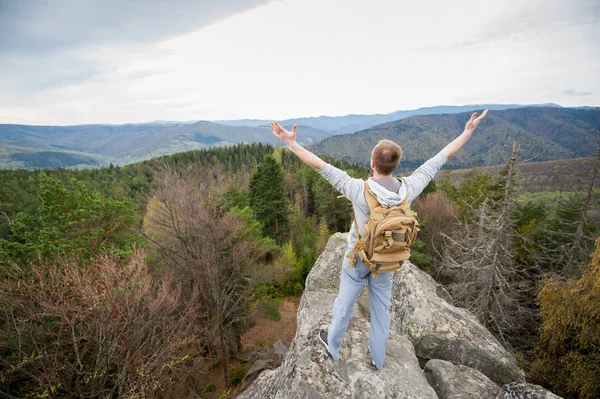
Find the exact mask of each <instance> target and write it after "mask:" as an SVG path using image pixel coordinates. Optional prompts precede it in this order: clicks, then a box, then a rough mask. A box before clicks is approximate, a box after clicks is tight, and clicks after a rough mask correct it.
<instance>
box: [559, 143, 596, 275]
mask: <svg viewBox="0 0 600 399" xmlns="http://www.w3.org/2000/svg"><path fill="white" fill-rule="evenodd" d="M599 167H600V149H599V150H598V156H597V157H596V164H595V165H594V169H592V177H591V179H590V182H589V185H588V189H587V192H586V194H585V198H584V200H583V207H582V210H581V219H580V220H579V223H577V231H576V232H575V239H574V241H573V246H572V247H571V250H570V251H569V258H568V260H567V263H566V264H565V268H564V274H566V275H569V274H571V273H572V272H573V266H574V265H575V262H576V260H577V259H578V258H579V257H580V253H581V251H582V245H581V242H582V238H583V229H584V226H585V222H586V219H587V211H588V208H589V205H590V200H591V198H592V193H593V191H594V181H595V180H596V175H597V174H598V168H599Z"/></svg>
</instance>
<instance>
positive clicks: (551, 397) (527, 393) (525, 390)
mask: <svg viewBox="0 0 600 399" xmlns="http://www.w3.org/2000/svg"><path fill="white" fill-rule="evenodd" d="M496 399H562V397H560V396H558V395H555V394H553V393H552V392H550V391H548V390H547V389H544V388H542V387H541V386H539V385H534V384H528V383H523V382H521V383H519V382H513V383H510V384H506V385H504V386H503V387H502V390H501V391H500V393H499V394H498V396H496Z"/></svg>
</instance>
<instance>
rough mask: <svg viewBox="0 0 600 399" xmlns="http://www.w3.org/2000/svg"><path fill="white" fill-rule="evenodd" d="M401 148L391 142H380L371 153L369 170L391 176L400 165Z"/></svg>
mask: <svg viewBox="0 0 600 399" xmlns="http://www.w3.org/2000/svg"><path fill="white" fill-rule="evenodd" d="M401 158H402V148H400V146H399V145H398V144H396V143H394V142H393V141H391V140H380V141H379V143H377V145H376V146H375V148H373V151H372V152H371V168H373V169H374V170H376V171H377V173H379V174H381V175H391V174H392V173H393V172H394V169H396V168H397V167H398V165H399V164H400V159H401Z"/></svg>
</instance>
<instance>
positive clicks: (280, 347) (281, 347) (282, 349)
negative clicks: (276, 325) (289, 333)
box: [273, 339, 288, 356]
mask: <svg viewBox="0 0 600 399" xmlns="http://www.w3.org/2000/svg"><path fill="white" fill-rule="evenodd" d="M273 350H274V351H275V353H276V354H277V355H279V356H285V354H286V353H287V351H288V347H287V345H286V344H285V343H284V342H283V341H282V340H280V339H278V340H277V342H275V343H274V344H273Z"/></svg>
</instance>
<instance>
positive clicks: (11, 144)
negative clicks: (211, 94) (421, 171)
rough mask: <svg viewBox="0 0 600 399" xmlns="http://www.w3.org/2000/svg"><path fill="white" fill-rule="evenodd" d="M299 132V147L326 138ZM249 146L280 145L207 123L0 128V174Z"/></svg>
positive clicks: (265, 132) (266, 133) (249, 130)
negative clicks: (0, 169) (222, 147)
mask: <svg viewBox="0 0 600 399" xmlns="http://www.w3.org/2000/svg"><path fill="white" fill-rule="evenodd" d="M300 129H301V130H302V132H303V134H302V137H301V140H302V142H303V144H310V143H314V142H316V141H319V140H322V139H324V138H327V137H329V136H330V134H329V133H326V132H323V131H320V130H317V129H314V128H311V127H308V126H307V127H304V126H302V127H300ZM253 142H262V143H266V144H274V145H280V144H281V143H280V141H279V139H277V137H275V136H274V135H273V134H272V132H271V128H270V127H268V126H257V127H247V126H243V127H242V126H225V125H220V124H218V123H213V122H206V121H200V122H196V123H191V124H188V123H146V124H126V125H78V126H29V125H0V168H28V169H32V168H46V167H72V166H75V165H76V166H79V167H86V166H87V167H94V166H101V165H103V164H108V163H111V162H112V163H114V164H126V163H132V162H136V161H140V160H143V159H148V158H152V157H156V156H160V155H166V154H172V153H175V152H182V151H188V150H193V149H200V148H207V147H216V146H223V145H232V144H238V143H253ZM40 151H43V153H40ZM36 154H37V155H36ZM44 156H46V157H48V156H52V157H53V158H54V161H52V162H48V160H46V159H44ZM61 159H62V160H63V161H64V162H61V161H60V160H61Z"/></svg>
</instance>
